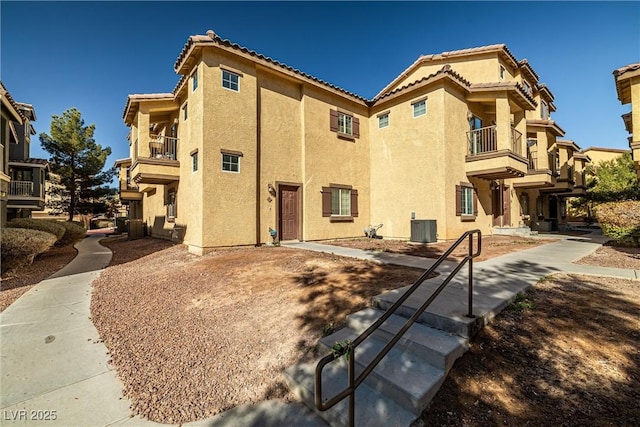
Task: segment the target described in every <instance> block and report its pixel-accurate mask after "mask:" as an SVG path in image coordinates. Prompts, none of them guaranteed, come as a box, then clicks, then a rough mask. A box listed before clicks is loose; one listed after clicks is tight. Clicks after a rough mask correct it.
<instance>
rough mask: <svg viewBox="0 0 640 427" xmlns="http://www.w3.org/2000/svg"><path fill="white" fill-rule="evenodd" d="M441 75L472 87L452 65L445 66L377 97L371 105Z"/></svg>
mask: <svg viewBox="0 0 640 427" xmlns="http://www.w3.org/2000/svg"><path fill="white" fill-rule="evenodd" d="M440 75H447V76H450V77H451V78H452V79H453V80H455V81H457V82H458V83H460V84H461V85H463V86H466V87H469V86H470V83H469V81H467V80H466V79H465V78H464V77H462V76H461V75H460V74H458V73H456V72H455V71H453V70H452V69H451V66H450V65H445V66H444V67H442V68H441V69H440V70H438V71H436V72H435V73H433V74H429V75H428V76H425V77H423V78H421V79H420V80H416V81H414V82H411V83H409V84H407V85H404V86H401V87H399V88H396V89H394V90H392V91H391V92H387V93H384V94H382V95H378V96H376V97H375V98H373V99H372V100H371V104H374V103H375V102H377V101H379V100H381V99H383V98H386V97H388V96H391V95H393V94H395V93H398V92H402V91H404V90H406V89H408V88H410V87H413V86H416V85H418V84H420V83H423V82H426V81H428V80H432V79H434V78H435V77H438V76H440Z"/></svg>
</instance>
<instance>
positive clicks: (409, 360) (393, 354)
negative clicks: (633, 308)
mask: <svg viewBox="0 0 640 427" xmlns="http://www.w3.org/2000/svg"><path fill="white" fill-rule="evenodd" d="M357 336H358V333H356V332H355V331H353V330H351V329H349V328H344V329H341V330H339V331H338V332H336V333H334V334H332V335H329V336H328V337H324V338H322V339H321V340H320V351H321V352H322V351H323V350H324V351H325V352H326V353H330V352H331V347H332V346H333V345H334V344H335V343H336V342H338V341H345V340H350V341H353V340H355V339H356V338H357ZM386 343H387V342H386V341H382V340H380V339H377V338H375V337H369V338H367V339H366V340H365V341H363V342H362V343H361V344H360V345H359V346H358V347H357V348H356V351H355V360H356V376H357V375H359V374H360V372H362V371H363V370H364V368H365V367H366V366H367V365H368V364H369V363H370V362H371V361H372V360H373V359H374V358H375V357H376V356H377V355H378V354H379V353H380V352H381V350H382V349H383V348H384V346H385V345H386ZM333 364H338V365H339V366H343V367H344V368H345V369H346V366H347V362H346V358H344V357H343V358H340V359H338V360H336V361H335V362H333ZM445 376H446V374H445V372H444V369H439V368H436V367H435V366H433V365H431V364H429V363H427V362H426V361H424V360H423V359H422V358H421V357H420V356H419V355H417V354H415V353H413V352H412V351H410V350H408V349H407V348H403V347H398V346H395V347H394V348H392V349H391V350H390V351H389V353H387V355H386V356H385V357H384V358H383V359H382V360H381V361H380V363H378V365H377V366H376V367H375V369H374V370H373V371H372V372H371V374H370V375H369V377H368V378H367V380H366V383H367V385H368V386H370V387H372V388H375V389H376V390H378V391H380V392H382V393H384V394H385V395H387V396H388V397H389V398H391V399H393V401H394V402H396V403H397V404H399V405H400V406H402V407H403V408H404V409H406V410H408V411H411V412H413V413H414V414H415V415H416V416H417V415H420V414H421V413H422V411H423V410H424V409H425V408H426V407H427V406H428V405H429V403H430V402H431V399H433V397H434V396H435V394H436V392H437V391H438V389H439V388H440V385H441V384H442V382H443V381H444V378H445Z"/></svg>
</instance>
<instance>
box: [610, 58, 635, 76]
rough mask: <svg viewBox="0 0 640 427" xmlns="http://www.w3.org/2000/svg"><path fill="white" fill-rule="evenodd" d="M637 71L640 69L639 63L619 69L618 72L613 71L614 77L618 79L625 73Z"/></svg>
mask: <svg viewBox="0 0 640 427" xmlns="http://www.w3.org/2000/svg"><path fill="white" fill-rule="evenodd" d="M637 69H640V62H637V63H635V64H629V65H625V66H624V67H621V68H618V69H617V70H614V71H613V75H614V76H616V77H618V76H621V75H622V74H624V73H627V72H629V71H635V70H637Z"/></svg>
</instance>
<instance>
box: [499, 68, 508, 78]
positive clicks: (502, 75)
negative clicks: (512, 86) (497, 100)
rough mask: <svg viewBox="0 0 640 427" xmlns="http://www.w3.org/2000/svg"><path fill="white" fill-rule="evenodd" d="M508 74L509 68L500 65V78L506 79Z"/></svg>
mask: <svg viewBox="0 0 640 427" xmlns="http://www.w3.org/2000/svg"><path fill="white" fill-rule="evenodd" d="M506 75H507V69H506V68H504V67H503V66H502V65H501V66H500V80H504V78H505V76H506Z"/></svg>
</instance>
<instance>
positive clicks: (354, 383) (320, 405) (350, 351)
mask: <svg viewBox="0 0 640 427" xmlns="http://www.w3.org/2000/svg"><path fill="white" fill-rule="evenodd" d="M474 234H477V235H478V250H477V252H473V235H474ZM467 237H468V238H469V254H468V255H467V256H465V257H464V258H463V259H462V260H461V261H460V262H459V263H458V265H457V266H456V267H455V268H454V269H453V271H452V272H451V273H450V274H449V276H448V277H447V278H446V279H445V280H444V281H443V282H442V284H441V285H440V286H438V288H437V289H436V290H435V292H433V294H431V296H430V297H429V298H428V299H427V300H426V301H425V302H424V303H423V304H422V306H420V308H418V309H417V310H416V311H415V313H413V315H412V316H411V317H410V318H409V320H407V322H406V323H405V324H404V326H403V327H402V328H401V329H400V330H399V331H398V332H397V333H396V334H395V336H394V337H393V338H392V339H391V340H390V341H389V342H388V343H387V344H386V345H385V346H384V348H383V349H382V350H381V351H380V352H379V353H378V355H377V356H376V357H375V358H374V359H373V360H372V361H371V362H369V364H368V365H367V366H366V367H365V368H364V370H363V371H362V372H361V373H360V375H358V377H357V378H356V377H355V349H356V347H358V346H359V345H360V344H361V343H362V342H363V341H364V340H365V339H367V338H368V337H369V336H370V335H371V334H373V333H374V332H375V331H376V330H377V329H378V328H379V327H380V325H382V324H383V323H384V322H385V321H386V320H387V319H388V318H389V317H391V316H392V315H393V314H394V313H395V312H396V311H397V310H398V308H400V307H401V306H402V304H403V303H404V302H405V301H406V300H407V298H409V297H410V296H411V295H412V294H413V293H414V292H415V291H416V289H418V288H419V287H420V285H422V283H423V282H424V281H425V280H426V279H427V278H428V277H429V276H430V275H431V274H432V273H433V272H434V271H435V270H436V269H437V268H438V267H439V266H440V264H442V262H443V261H444V260H445V259H446V258H447V257H448V256H449V255H451V253H452V252H453V251H454V250H455V249H456V248H457V247H458V246H459V245H460V244H461V243H462V242H463V241H464V240H465V239H466V238H467ZM481 250H482V232H481V231H480V230H470V231H467V232H465V233H464V234H463V235H462V236H460V237H459V238H458V240H456V241H455V243H454V244H453V245H451V247H450V248H449V249H447V251H446V252H445V253H444V254H442V255H441V256H440V258H438V260H437V261H436V262H435V263H434V264H433V265H432V266H431V267H430V268H429V269H428V270H427V271H425V272H424V273H423V274H422V275H421V276H420V277H419V278H418V279H417V280H416V281H415V282H414V284H413V285H411V287H410V288H409V289H407V291H406V292H405V293H404V294H403V295H402V296H401V297H400V298H399V299H398V300H397V301H396V302H395V303H394V304H393V305H392V306H391V307H390V308H389V309H388V310H387V311H386V312H385V313H384V314H383V315H382V316H381V317H380V318H379V319H378V320H376V321H375V322H374V323H373V324H372V325H371V326H369V327H368V328H367V330H365V331H364V332H363V333H361V334H360V335H359V336H358V337H357V338H356V339H355V340H354V341H353V342H352V343H351V344H350V345H348V346H346V347H345V352H344V353H342V354H341V353H339V352H338V353H336V352H332V353H331V354H328V355H327V356H325V357H323V358H322V359H320V361H319V362H318V364H317V365H316V377H315V405H316V408H317V409H318V410H320V411H326V410H327V409H330V408H332V407H333V406H335V405H336V404H337V403H338V402H340V401H342V400H343V399H344V398H346V397H349V425H350V426H352V427H353V426H354V422H355V419H354V418H355V391H356V388H358V386H359V385H360V384H362V382H363V381H364V380H365V379H366V378H367V376H368V375H369V374H370V373H371V372H372V371H373V370H374V369H375V367H376V366H377V365H378V363H380V361H381V360H382V359H383V358H384V357H385V356H386V355H387V353H388V352H389V351H390V350H391V349H392V348H393V346H394V345H395V344H396V343H397V342H398V341H399V340H400V339H401V338H402V336H403V335H404V333H405V332H406V331H407V330H408V329H409V328H410V327H411V326H412V325H413V324H414V323H415V321H416V320H417V319H418V317H420V316H421V315H422V313H423V312H424V311H425V310H426V309H427V307H429V305H430V304H431V303H432V302H433V301H434V300H435V299H436V297H437V296H438V295H439V294H440V292H442V290H443V289H444V288H445V287H446V286H447V285H448V284H449V282H450V281H451V280H452V279H453V278H454V277H455V276H456V274H458V272H459V271H460V270H461V269H462V267H463V266H464V265H465V264H466V263H467V262H468V263H469V301H468V304H469V312H468V313H467V314H466V317H472V318H473V317H475V316H474V315H473V259H474V258H476V257H477V256H479V255H480V252H481ZM342 355H346V356H347V361H348V386H347V388H345V389H344V390H342V391H341V392H339V393H338V394H336V395H335V396H333V397H332V398H331V399H329V400H327V401H325V402H323V401H322V370H323V369H324V367H325V366H326V365H328V364H329V363H331V362H333V361H334V360H336V359H337V358H339V357H341V356H342Z"/></svg>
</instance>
